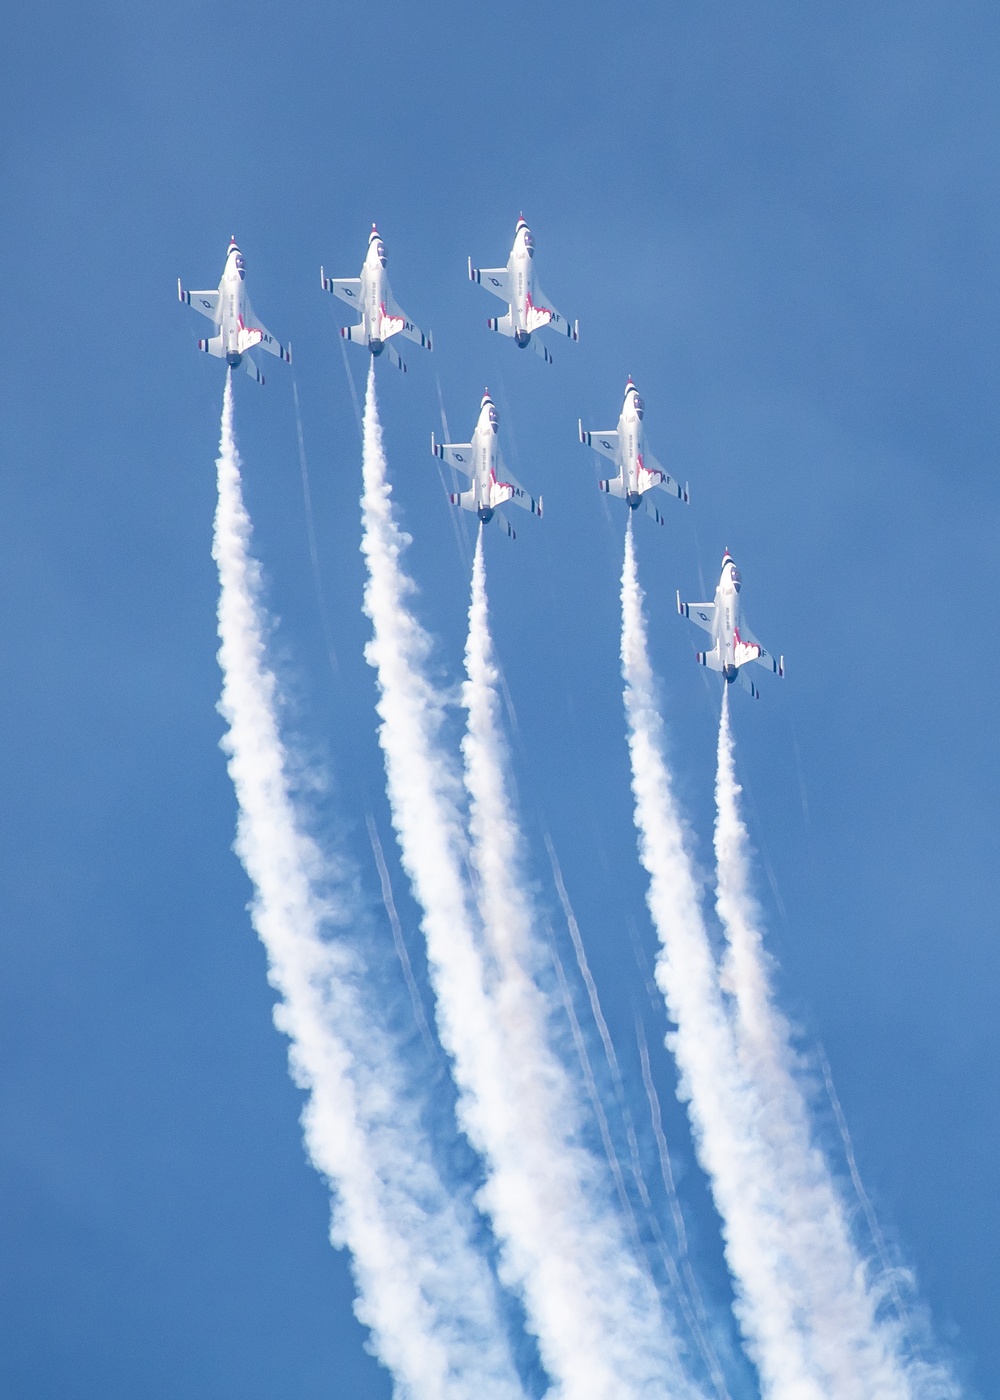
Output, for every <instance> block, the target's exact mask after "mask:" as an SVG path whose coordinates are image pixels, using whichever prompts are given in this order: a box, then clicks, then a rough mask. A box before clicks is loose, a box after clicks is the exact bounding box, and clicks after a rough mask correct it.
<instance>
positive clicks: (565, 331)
mask: <svg viewBox="0 0 1000 1400" xmlns="http://www.w3.org/2000/svg"><path fill="white" fill-rule="evenodd" d="M532 311H533V312H534V314H535V316H537V317H539V318H542V317H544V319H539V321H538V325H539V327H541V326H551V327H552V329H553V330H554V331H559V333H560V335H568V336H569V338H570V340H579V339H580V323H579V322H578V321H567V320H566V317H565V316H563V315H562V313H561V312H559V311H557V310H556V309H555V307H554V306H553V305H552V303H551V301H549V299H548V297H547V296H546V295H545V293H544V292H543V291H542V289H541V287H539V286H538V285H537V284H536V286H535V297H534V303H533V305H532ZM528 329H529V330H534V329H535V327H534V326H532V325H530V324H529V326H528Z"/></svg>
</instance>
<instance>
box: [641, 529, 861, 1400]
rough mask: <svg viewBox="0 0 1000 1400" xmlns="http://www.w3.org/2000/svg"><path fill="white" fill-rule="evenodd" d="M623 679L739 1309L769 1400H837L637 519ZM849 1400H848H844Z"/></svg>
mask: <svg viewBox="0 0 1000 1400" xmlns="http://www.w3.org/2000/svg"><path fill="white" fill-rule="evenodd" d="M621 596H622V640H621V656H622V675H623V678H624V681H625V697H624V698H625V713H626V719H627V729H628V745H629V756H630V760H631V767H632V792H633V796H634V798H635V824H636V828H637V830H638V833H639V855H640V859H641V861H642V864H643V866H644V867H645V869H646V871H647V873H648V874H649V877H650V878H649V889H648V892H647V896H646V898H647V903H648V905H649V910H650V913H651V915H652V918H653V923H654V925H655V927H656V930H657V933H658V934H659V938H660V952H659V955H658V958H657V963H656V981H657V985H658V986H659V988H660V991H661V992H662V994H663V997H664V999H665V1001H666V1007H667V1014H668V1015H669V1017H670V1019H671V1020H672V1021H673V1022H674V1023H675V1024H676V1027H677V1029H676V1031H674V1032H673V1033H672V1034H671V1035H670V1036H669V1037H668V1041H667V1044H668V1046H669V1048H670V1049H671V1050H672V1051H673V1054H674V1057H675V1059H676V1062H677V1067H678V1071H679V1075H680V1088H679V1093H680V1094H681V1095H682V1097H684V1098H685V1099H687V1101H688V1111H689V1115H690V1118H691V1125H692V1131H693V1136H694V1140H695V1147H696V1149H697V1152H698V1156H699V1160H700V1161H701V1163H702V1166H703V1167H704V1169H705V1171H706V1173H707V1175H708V1178H709V1182H710V1184H711V1188H712V1194H713V1196H714V1199H715V1204H716V1207H717V1209H718V1211H719V1214H720V1216H721V1218H722V1228H723V1238H724V1244H725V1251H726V1259H727V1262H728V1264H729V1269H730V1273H731V1274H732V1277H733V1284H734V1291H735V1295H736V1297H735V1303H734V1309H735V1312H736V1316H737V1319H738V1321H739V1323H740V1327H741V1330H742V1332H743V1335H744V1339H745V1341H746V1345H747V1350H748V1352H749V1354H750V1356H751V1359H752V1360H753V1361H754V1363H755V1365H756V1366H757V1369H758V1372H759V1373H760V1377H761V1381H762V1387H763V1391H764V1394H765V1396H766V1397H768V1400H829V1393H828V1392H827V1391H826V1390H824V1388H823V1386H822V1385H821V1384H820V1382H819V1380H818V1378H817V1377H816V1375H815V1373H814V1370H813V1367H812V1365H811V1362H810V1358H809V1356H808V1352H807V1348H806V1345H805V1340H804V1338H803V1336H802V1333H801V1330H800V1328H799V1317H798V1308H797V1299H796V1297H795V1294H794V1289H793V1288H792V1286H791V1284H790V1281H789V1279H788V1278H787V1270H786V1263H787V1261H786V1257H785V1251H784V1249H783V1247H782V1243H781V1240H780V1232H779V1231H778V1230H777V1229H776V1225H777V1221H776V1218H775V1211H776V1209H777V1204H778V1203H777V1202H775V1201H774V1200H773V1198H771V1196H770V1195H769V1193H768V1192H767V1190H766V1183H767V1170H766V1162H765V1158H764V1154H763V1152H762V1150H761V1147H760V1144H759V1143H758V1141H757V1138H756V1132H755V1127H754V1117H755V1114H756V1111H757V1103H756V1096H755V1094H754V1093H753V1091H752V1089H751V1087H750V1085H749V1084H748V1083H747V1081H746V1080H745V1078H744V1076H743V1075H742V1073H741V1071H740V1068H739V1063H738V1059H737V1054H736V1045H735V1042H734V1038H733V1032H732V1028H731V1026H730V1023H729V1020H728V1017H727V1015H726V1011H725V1008H724V1006H723V1002H722V996H721V992H720V989H719V985H718V977H717V972H716V967H715V962H714V959H713V957H712V952H711V947H710V945H709V941H708V937H707V933H706V930H705V925H704V921H703V919H702V914H701V908H700V904H699V892H698V889H697V886H696V884H695V880H694V875H693V871H692V865H691V859H690V856H689V854H688V850H687V831H686V828H685V825H684V823H683V821H682V819H681V816H680V813H679V812H678V809H677V805H676V802H675V800H674V795H673V790H672V786H671V782H670V776H669V773H668V770H667V765H666V758H665V747H664V733H663V722H662V719H661V717H660V713H659V709H658V706H657V696H656V685H655V681H654V677H653V671H652V667H651V665H650V661H649V652H648V646H647V642H646V622H645V615H644V597H643V593H642V589H641V588H640V586H639V580H638V577H637V574H636V564H635V548H634V543H633V538H632V521H631V518H630V519H629V522H628V528H627V530H626V535H625V563H624V569H623V572H622V594H621ZM838 1400H839V1397H838Z"/></svg>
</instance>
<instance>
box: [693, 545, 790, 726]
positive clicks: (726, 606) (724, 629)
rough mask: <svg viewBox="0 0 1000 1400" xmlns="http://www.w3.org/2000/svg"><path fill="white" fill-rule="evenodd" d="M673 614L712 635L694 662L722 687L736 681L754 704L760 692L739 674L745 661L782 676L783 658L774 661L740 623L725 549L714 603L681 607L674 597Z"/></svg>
mask: <svg viewBox="0 0 1000 1400" xmlns="http://www.w3.org/2000/svg"><path fill="white" fill-rule="evenodd" d="M677 611H678V612H679V613H680V614H681V615H682V616H683V617H689V618H690V619H691V621H692V622H696V623H697V624H698V626H699V627H704V629H705V631H706V632H710V633H711V634H712V638H713V640H714V642H715V645H714V646H713V647H712V650H711V651H699V652H697V653H696V656H697V659H698V662H699V663H700V665H702V666H707V667H708V668H709V670H710V671H721V673H722V676H723V679H724V680H725V681H726V684H727V685H729V684H732V682H733V681H735V680H738V681H739V683H740V685H742V686H743V688H744V690H748V691H749V692H750V694H751V695H752V696H753V698H754V699H755V700H759V699H760V691H759V690H758V689H757V687H756V686H755V685H754V683H753V681H752V680H751V679H750V677H749V676H747V675H745V674H744V672H743V667H744V666H745V665H746V664H747V662H748V661H756V662H757V663H758V665H760V666H766V667H767V669H768V670H769V671H773V672H774V673H775V675H776V676H783V675H784V674H785V658H784V657H783V656H779V657H778V658H777V659H775V657H773V656H772V655H771V653H770V652H769V651H766V650H765V649H764V647H762V646H761V644H760V642H758V640H757V638H756V637H755V636H754V635H753V633H752V632H751V631H750V628H749V627H748V626H747V625H746V622H745V621H744V620H743V610H742V608H741V607H740V571H739V569H737V567H736V565H735V564H734V563H733V560H732V556H731V555H730V553H729V550H728V549H727V550H726V552H725V554H724V555H723V556H722V577H721V578H720V579H719V586H718V588H717V589H716V590H715V602H714V603H682V602H681V595H680V593H678V594H677Z"/></svg>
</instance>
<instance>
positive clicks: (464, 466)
mask: <svg viewBox="0 0 1000 1400" xmlns="http://www.w3.org/2000/svg"><path fill="white" fill-rule="evenodd" d="M431 451H432V452H433V453H434V456H435V457H440V458H441V460H442V462H447V463H448V465H449V467H454V468H455V470H456V471H457V472H461V473H462V475H463V476H468V477H471V476H472V443H471V442H438V440H437V439H436V438H435V436H434V434H433V433H431Z"/></svg>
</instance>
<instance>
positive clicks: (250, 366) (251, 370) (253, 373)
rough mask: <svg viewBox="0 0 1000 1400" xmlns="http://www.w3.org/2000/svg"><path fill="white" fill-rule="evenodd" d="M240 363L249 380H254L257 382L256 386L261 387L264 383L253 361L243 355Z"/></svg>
mask: <svg viewBox="0 0 1000 1400" xmlns="http://www.w3.org/2000/svg"><path fill="white" fill-rule="evenodd" d="M241 363H242V365H243V368H244V369H245V370H246V372H247V374H249V376H250V378H251V379H256V381H257V383H258V384H260V385H263V383H264V376H263V375H262V374H261V372H260V370H259V369H258V368H257V366H256V365H255V364H254V362H253V360H251V358H250V356H249V355H244V356H243V359H242V361H241Z"/></svg>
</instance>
